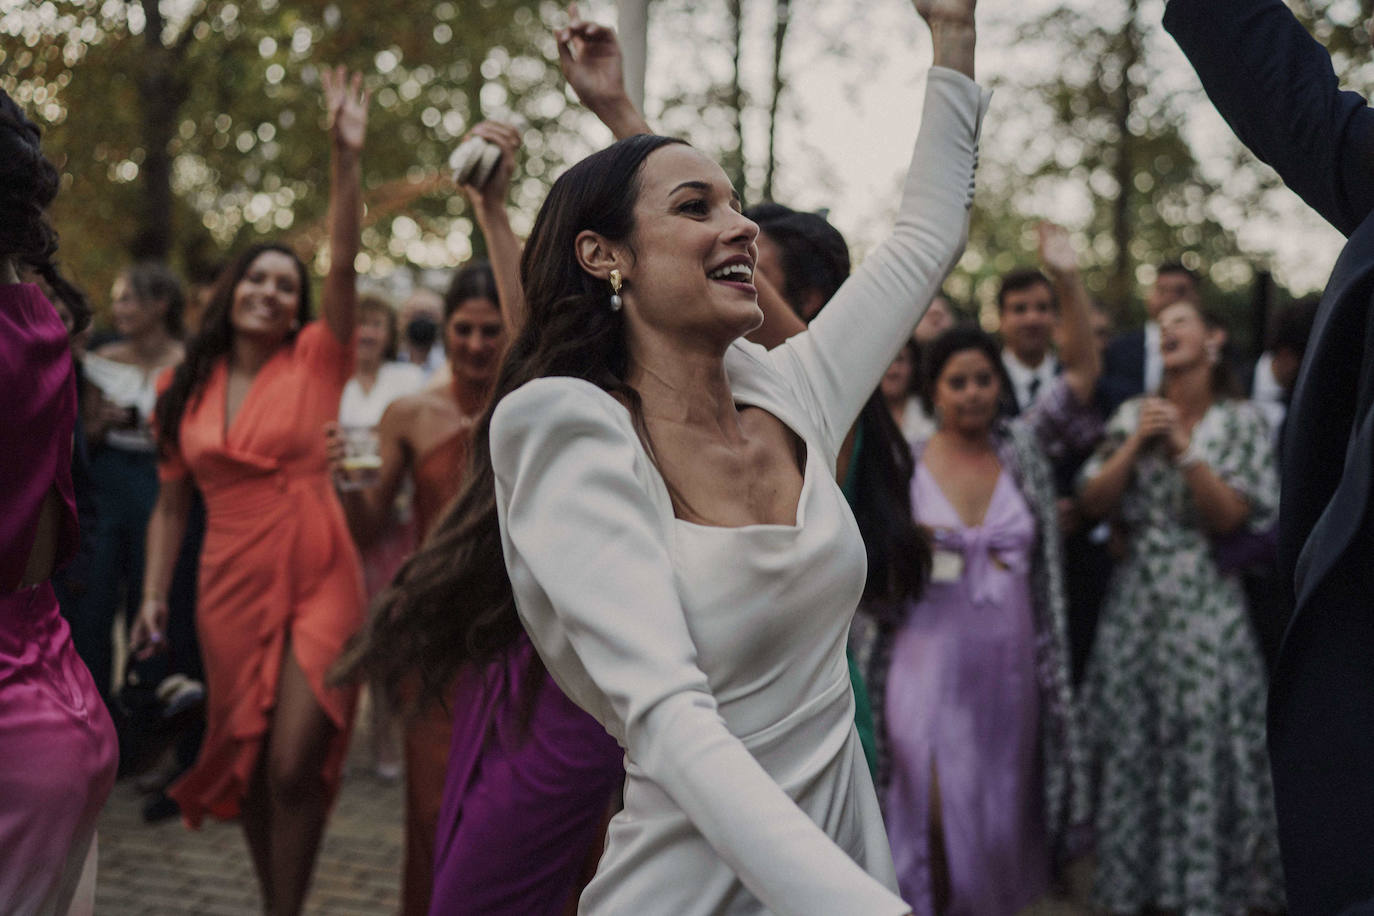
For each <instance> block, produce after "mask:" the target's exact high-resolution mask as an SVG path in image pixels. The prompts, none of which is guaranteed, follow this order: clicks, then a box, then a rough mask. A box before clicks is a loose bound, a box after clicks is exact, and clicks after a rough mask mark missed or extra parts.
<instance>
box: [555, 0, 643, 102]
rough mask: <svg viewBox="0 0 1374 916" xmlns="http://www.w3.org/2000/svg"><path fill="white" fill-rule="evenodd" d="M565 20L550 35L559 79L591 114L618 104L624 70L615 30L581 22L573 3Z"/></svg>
mask: <svg viewBox="0 0 1374 916" xmlns="http://www.w3.org/2000/svg"><path fill="white" fill-rule="evenodd" d="M568 19H569V20H570V21H569V23H568V25H567V27H566V28H562V29H559V30H558V31H557V32H555V33H554V38H555V39H557V41H558V66H559V67H560V68H561V69H562V70H563V77H564V78H565V79H567V81H568V85H569V86H571V87H572V90H573V92H575V93H576V94H577V97H578V99H580V100H581V102H582V104H583V105H586V106H587V107H588V108H589V109H591V110H592V111H593V112H595V111H597V109H598V108H599V107H602V106H606V105H610V104H614V103H616V102H619V101H620V100H621V99H622V98H624V97H625V67H624V58H623V57H622V55H621V53H620V41H619V40H618V39H617V38H616V35H615V30H614V29H611V28H607V27H606V26H604V25H598V24H597V23H595V22H587V21H585V20H584V19H583V18H582V15H581V13H580V12H579V11H578V9H577V4H576V3H571V4H569V5H568Z"/></svg>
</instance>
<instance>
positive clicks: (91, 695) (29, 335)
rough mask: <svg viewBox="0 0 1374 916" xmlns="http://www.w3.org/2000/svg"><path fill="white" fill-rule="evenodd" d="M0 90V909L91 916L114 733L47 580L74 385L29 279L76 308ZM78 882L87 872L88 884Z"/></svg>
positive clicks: (70, 501)
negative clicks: (24, 277)
mask: <svg viewBox="0 0 1374 916" xmlns="http://www.w3.org/2000/svg"><path fill="white" fill-rule="evenodd" d="M38 136H39V134H38V128H37V127H36V126H34V124H33V123H32V122H30V121H29V120H28V118H26V117H25V116H24V114H23V112H22V111H20V109H19V106H17V105H16V104H15V103H14V101H13V100H12V99H10V97H9V96H8V95H6V94H5V93H4V92H3V91H0V201H3V202H4V203H3V206H0V417H3V418H4V421H3V422H0V455H4V460H3V461H0V909H3V910H4V911H5V912H6V913H25V914H29V913H33V914H41V916H47V914H60V913H80V912H84V913H89V912H90V911H91V907H92V905H93V900H92V895H93V891H94V886H95V885H94V870H95V856H94V841H95V822H96V817H97V815H98V814H99V813H100V809H101V807H102V806H103V805H104V804H105V798H106V797H107V796H108V795H109V794H110V788H111V786H113V785H114V776H115V764H116V760H117V756H118V750H117V743H116V739H115V733H114V725H113V724H112V723H111V722H110V716H109V714H108V713H107V712H106V711H105V704H104V703H102V702H101V700H100V694H99V693H98V692H97V691H96V689H95V682H94V681H92V680H91V675H90V672H89V671H87V670H86V666H85V665H83V664H82V663H81V659H80V658H78V657H77V654H76V650H75V649H74V648H73V647H72V640H71V633H70V631H69V630H68V628H67V624H66V621H64V620H63V619H62V617H61V616H60V615H59V614H58V609H57V599H56V597H55V596H54V594H53V589H52V583H51V582H50V581H49V578H50V577H51V575H52V573H53V570H54V569H56V568H57V567H58V566H60V565H62V563H63V562H65V561H66V560H68V559H70V558H71V556H72V554H73V553H74V552H75V550H76V534H77V527H76V502H75V499H74V496H73V492H72V477H71V460H72V434H73V431H74V428H75V425H76V376H75V374H74V372H73V369H72V358H71V350H70V348H69V346H68V344H67V330H66V328H65V327H64V326H63V324H62V320H61V318H59V317H58V314H57V311H56V310H55V309H54V308H53V306H52V304H51V303H49V302H48V300H47V299H46V298H44V296H43V294H42V293H41V292H40V291H39V289H38V287H37V286H34V285H32V284H28V283H20V282H19V272H20V271H21V270H27V269H33V270H35V271H36V272H37V273H38V274H39V275H40V276H41V277H43V279H44V280H46V281H47V283H48V285H49V286H50V287H51V288H52V289H53V290H54V291H55V292H56V293H57V294H58V295H60V296H61V297H62V298H63V299H64V300H65V301H66V302H67V303H68V308H70V309H72V310H73V315H74V317H75V319H76V325H77V328H78V330H79V329H80V327H81V326H83V325H84V324H85V323H86V321H87V320H88V319H89V317H90V316H89V312H88V311H86V309H85V300H84V298H83V297H82V296H81V294H80V293H79V292H77V291H76V290H75V289H73V288H72V287H71V286H70V284H68V283H67V282H66V281H64V280H63V279H62V278H61V277H60V276H59V275H58V273H57V271H56V269H55V268H54V266H53V263H52V258H53V255H54V254H55V253H56V251H57V234H56V233H55V232H53V230H52V227H51V226H49V225H48V222H47V219H46V217H45V216H44V214H43V211H44V209H45V208H46V207H47V205H48V204H49V203H51V202H52V199H53V197H54V196H55V195H56V193H57V187H58V174H57V170H56V169H55V168H53V166H52V164H51V163H49V162H48V161H47V159H45V158H44V157H43V154H42V153H41V152H40V151H39V148H38ZM83 872H84V875H83Z"/></svg>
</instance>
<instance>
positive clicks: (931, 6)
mask: <svg viewBox="0 0 1374 916" xmlns="http://www.w3.org/2000/svg"><path fill="white" fill-rule="evenodd" d="M913 2H914V3H915V4H916V12H918V13H920V14H921V18H922V19H924V20H925V21H926V22H928V23H930V24H931V25H934V24H935V23H936V22H957V23H962V24H964V25H973V8H974V6H975V5H976V4H977V0H913Z"/></svg>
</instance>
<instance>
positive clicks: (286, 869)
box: [267, 645, 335, 916]
mask: <svg viewBox="0 0 1374 916" xmlns="http://www.w3.org/2000/svg"><path fill="white" fill-rule="evenodd" d="M277 690H278V693H277V708H276V711H275V713H274V714H273V722H272V734H271V738H270V739H269V743H268V756H267V787H268V792H269V794H270V797H271V804H272V809H271V810H272V814H271V843H272V855H271V874H272V906H271V908H270V910H269V912H270V913H271V914H272V916H296V914H298V913H300V911H301V908H302V906H303V905H304V903H305V894H306V891H307V890H309V888H310V876H311V873H312V872H313V871H314V868H315V854H316V853H317V852H318V851H319V846H320V838H321V837H322V836H323V834H324V824H325V816H326V814H327V813H328V805H329V800H328V794H327V792H326V790H325V783H324V776H323V770H324V761H325V757H326V756H327V754H328V752H329V741H330V739H331V738H333V737H334V733H335V728H334V723H333V722H331V721H330V719H329V717H328V716H327V715H326V714H325V712H324V710H323V709H321V708H320V706H319V704H318V703H317V702H316V700H315V694H314V692H313V691H312V690H311V689H310V684H309V682H308V681H307V680H306V677H305V672H303V671H302V670H301V667H300V664H299V663H298V662H297V661H296V657H295V655H294V654H292V652H291V651H290V646H289V645H288V647H287V652H286V657H285V661H284V662H283V663H282V672H281V681H280V683H279V686H278V688H277Z"/></svg>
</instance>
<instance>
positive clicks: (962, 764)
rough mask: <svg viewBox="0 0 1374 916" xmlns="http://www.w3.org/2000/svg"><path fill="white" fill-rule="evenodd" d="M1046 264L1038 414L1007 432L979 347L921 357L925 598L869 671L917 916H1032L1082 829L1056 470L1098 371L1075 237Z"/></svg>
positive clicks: (919, 501) (986, 349)
mask: <svg viewBox="0 0 1374 916" xmlns="http://www.w3.org/2000/svg"><path fill="white" fill-rule="evenodd" d="M1041 254H1042V258H1043V260H1044V261H1045V265H1046V269H1047V271H1048V272H1049V274H1050V275H1051V276H1052V277H1053V278H1054V286H1055V290H1056V292H1057V293H1058V296H1059V298H1060V299H1061V300H1063V303H1064V306H1065V308H1064V310H1063V315H1062V318H1061V321H1062V326H1063V330H1064V339H1063V344H1062V347H1061V350H1060V356H1061V359H1062V360H1063V369H1064V371H1063V374H1062V375H1060V376H1059V377H1058V379H1057V380H1056V382H1055V383H1054V384H1053V385H1052V386H1051V387H1050V388H1049V389H1048V390H1047V391H1046V392H1045V394H1043V395H1042V396H1041V398H1040V399H1039V400H1038V401H1037V402H1036V404H1035V406H1034V407H1033V408H1032V409H1030V410H1029V411H1026V412H1025V413H1023V414H1022V415H1021V417H1020V418H1018V419H1017V420H1016V421H1014V422H1012V423H1005V422H1002V421H1001V420H999V417H998V404H999V396H1000V394H1001V387H1002V383H1003V379H1002V369H1001V357H1000V353H999V349H998V347H997V345H996V343H995V342H994V341H993V339H992V338H991V337H989V336H988V335H987V334H985V333H984V332H982V331H981V330H978V329H976V328H969V327H958V328H954V329H952V330H949V331H946V332H945V333H944V334H942V335H941V336H940V337H939V338H937V339H936V340H935V341H934V342H933V343H932V344H931V346H930V348H929V349H928V351H927V353H926V360H927V369H928V376H927V386H926V409H927V411H928V412H931V413H932V414H933V416H935V417H936V420H937V424H938V429H937V431H936V432H935V433H934V434H933V435H932V436H931V437H930V438H929V439H928V440H927V441H925V442H922V443H918V444H917V446H916V448H915V449H914V453H913V457H914V458H915V466H916V471H915V474H914V476H913V479H912V482H911V499H912V506H913V511H914V514H915V516H916V520H917V522H918V523H920V524H922V525H924V526H926V527H927V528H928V529H930V531H931V534H932V539H933V543H934V556H933V563H932V570H931V582H930V584H929V585H928V586H927V587H926V590H925V592H924V594H923V596H922V598H921V600H920V601H919V602H916V603H914V604H913V603H908V604H907V605H906V606H905V607H902V608H900V609H898V612H897V613H896V614H894V615H889V616H888V617H887V618H886V619H885V620H883V621H882V622H881V623H880V625H879V628H878V638H877V642H876V646H875V647H874V649H873V651H872V655H871V658H870V663H869V673H870V678H871V679H872V680H871V687H870V689H871V692H872V695H873V697H874V701H875V710H874V711H875V714H877V715H879V716H880V717H881V719H880V721H881V722H882V725H883V728H882V738H883V745H882V750H881V754H880V779H879V797H880V798H882V799H883V801H884V815H885V817H886V820H887V828H888V838H889V840H890V842H891V844H892V856H893V860H894V862H895V864H896V867H897V880H898V883H899V885H900V886H901V889H902V897H903V899H905V900H906V901H907V902H908V903H910V904H911V905H912V908H913V910H914V912H915V913H916V914H918V916H920V914H929V913H941V914H977V916H998V914H1011V913H1016V912H1018V911H1020V910H1021V909H1023V908H1024V907H1025V906H1027V905H1028V904H1031V903H1033V902H1034V901H1035V900H1036V899H1037V898H1039V897H1041V896H1043V895H1044V894H1045V893H1047V892H1048V891H1049V889H1050V879H1051V873H1052V871H1053V868H1054V865H1055V864H1056V863H1057V862H1062V861H1064V859H1065V858H1067V853H1068V848H1067V847H1068V845H1069V842H1068V839H1067V833H1068V828H1070V827H1073V826H1076V825H1079V824H1082V823H1084V822H1085V821H1086V814H1087V812H1086V805H1085V803H1086V794H1085V792H1084V782H1083V779H1082V778H1081V772H1080V753H1079V746H1078V736H1077V728H1076V723H1075V721H1074V714H1073V707H1072V702H1071V698H1070V694H1069V677H1068V653H1067V647H1066V640H1065V623H1064V598H1063V588H1062V581H1061V580H1062V569H1061V559H1060V550H1059V536H1058V523H1057V518H1056V504H1055V491H1054V480H1053V477H1052V475H1051V473H1050V464H1049V460H1048V458H1047V454H1046V453H1047V451H1053V450H1054V449H1056V448H1062V447H1063V446H1066V445H1067V446H1072V447H1078V448H1086V447H1088V446H1090V445H1091V444H1092V442H1093V440H1094V439H1095V438H1096V436H1097V435H1098V434H1099V431H1100V423H1098V422H1097V421H1096V418H1095V417H1094V416H1093V415H1092V413H1091V410H1090V408H1089V407H1088V406H1087V405H1088V404H1089V403H1090V398H1091V393H1092V390H1093V385H1094V384H1095V383H1096V381H1097V374H1098V357H1097V351H1096V349H1095V348H1094V347H1093V345H1092V332H1091V328H1090V326H1089V322H1088V300H1087V294H1086V292H1085V291H1084V290H1083V288H1082V285H1081V283H1080V282H1079V279H1078V273H1077V265H1076V261H1075V258H1074V254H1073V251H1072V249H1071V247H1070V246H1069V244H1068V241H1067V236H1066V234H1065V233H1064V232H1063V230H1061V229H1056V228H1054V227H1050V226H1042V228H1041Z"/></svg>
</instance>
